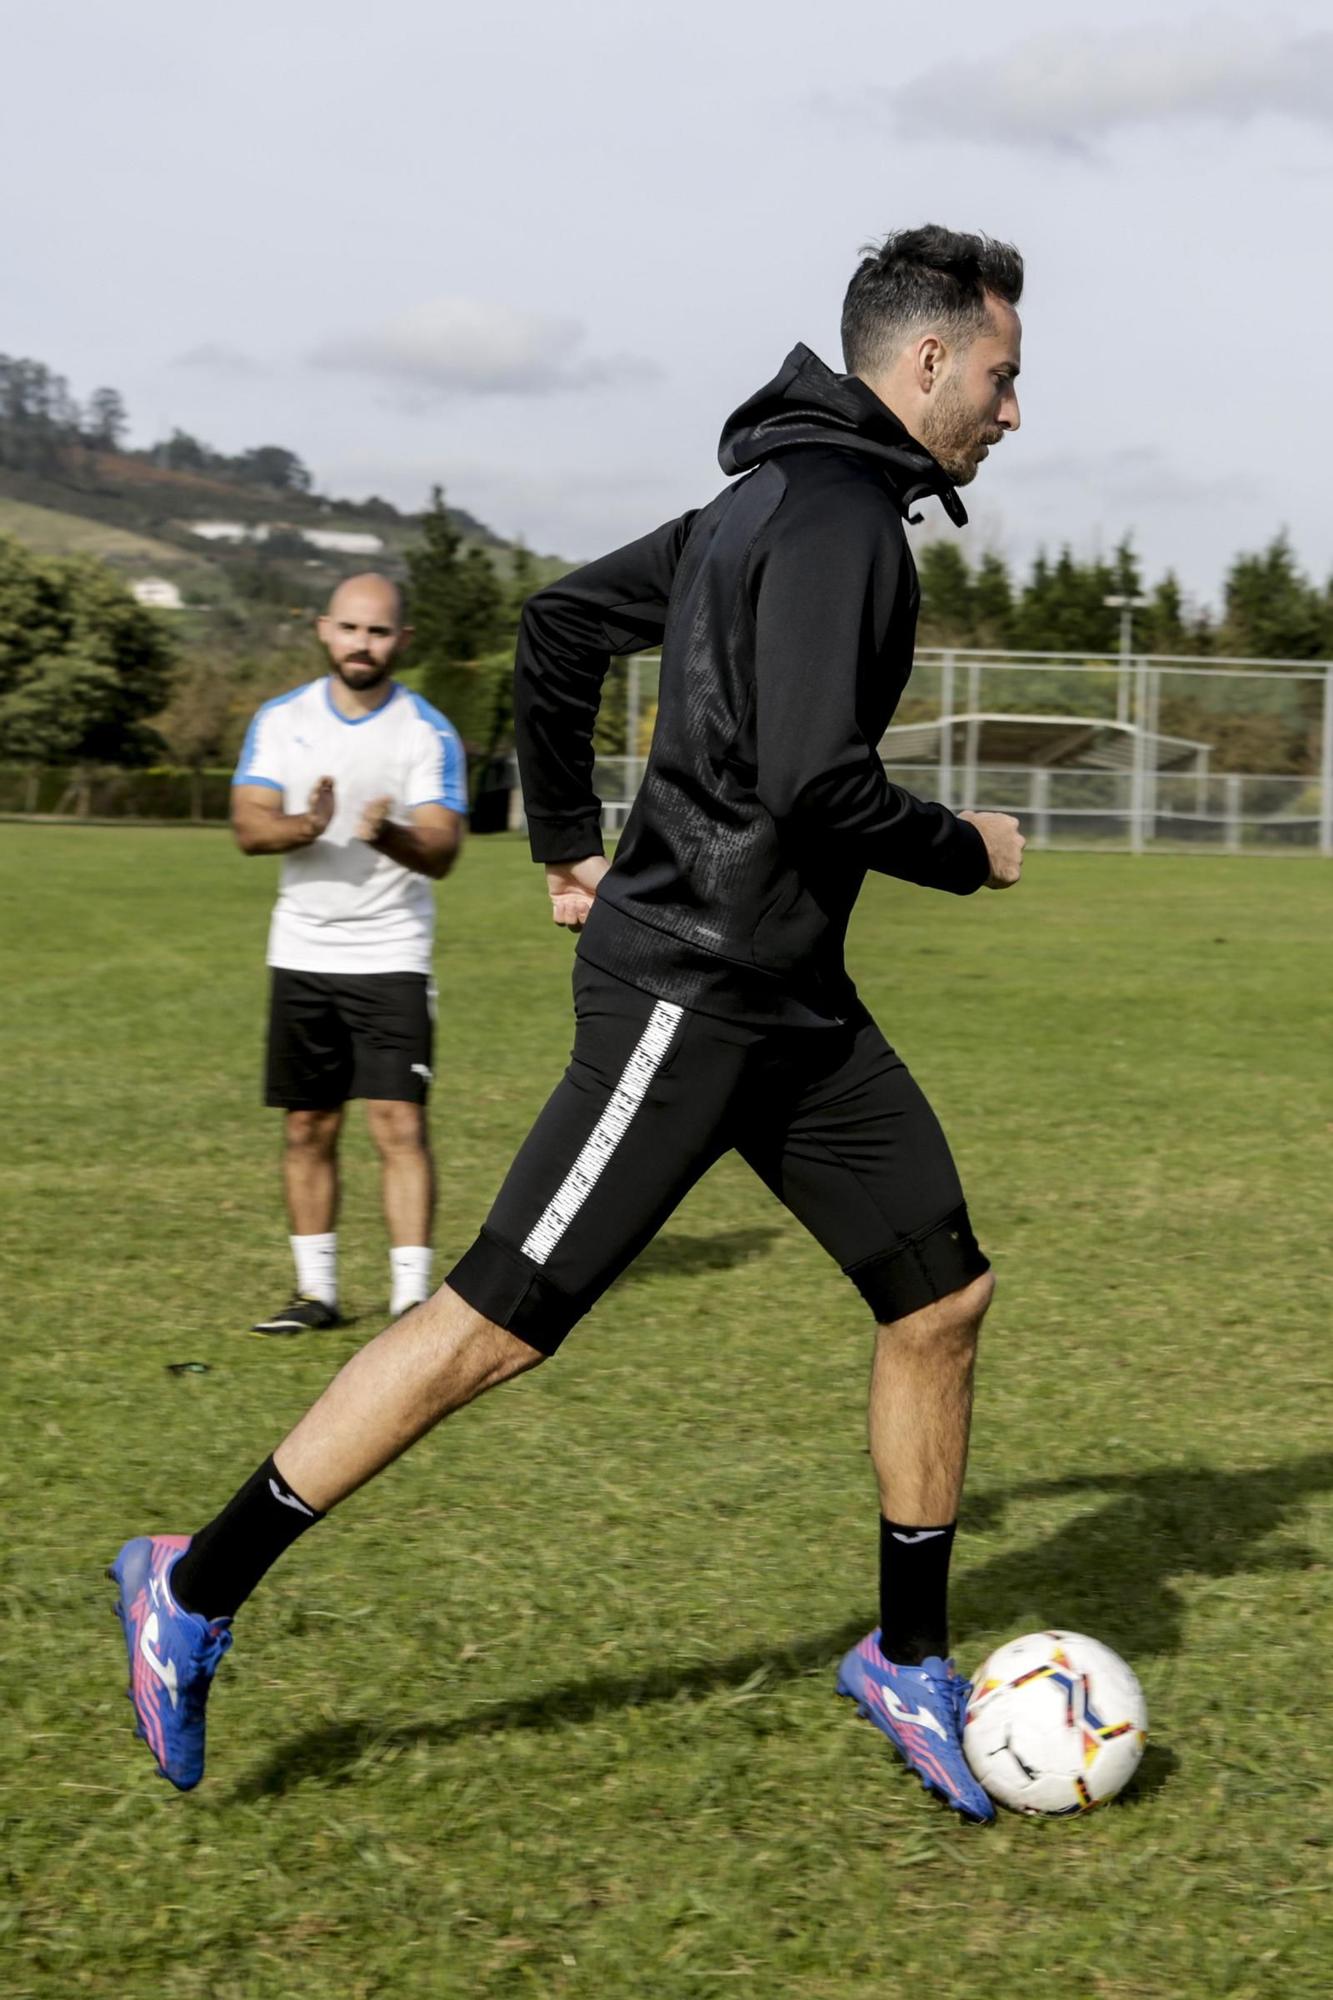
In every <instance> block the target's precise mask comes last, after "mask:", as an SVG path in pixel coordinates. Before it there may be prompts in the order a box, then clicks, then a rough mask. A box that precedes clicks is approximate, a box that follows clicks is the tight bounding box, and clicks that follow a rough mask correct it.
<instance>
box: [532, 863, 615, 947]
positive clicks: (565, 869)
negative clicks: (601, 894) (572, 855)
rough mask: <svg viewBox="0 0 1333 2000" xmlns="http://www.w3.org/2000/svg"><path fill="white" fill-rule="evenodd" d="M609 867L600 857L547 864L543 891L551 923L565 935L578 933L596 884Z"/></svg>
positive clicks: (584, 919) (586, 916) (586, 918)
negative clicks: (548, 900) (560, 928)
mask: <svg viewBox="0 0 1333 2000" xmlns="http://www.w3.org/2000/svg"><path fill="white" fill-rule="evenodd" d="M610 866H611V863H610V862H609V861H608V860H607V858H606V856H605V855H604V854H590V855H589V856H588V858H587V860H586V861H558V862H548V863H547V867H546V887H547V891H548V893H549V895H550V898H551V921H552V922H553V923H557V924H560V925H561V926H562V927H563V928H564V929H565V930H567V931H581V930H582V929H583V926H584V924H585V923H586V922H587V920H588V912H589V910H590V909H591V908H592V906H593V899H594V898H595V896H596V894H597V884H598V883H599V882H600V881H601V879H602V877H603V875H605V873H606V871H607V869H608V868H609V867H610Z"/></svg>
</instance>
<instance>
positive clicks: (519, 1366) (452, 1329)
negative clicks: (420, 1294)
mask: <svg viewBox="0 0 1333 2000" xmlns="http://www.w3.org/2000/svg"><path fill="white" fill-rule="evenodd" d="M397 1325H398V1326H400V1327H404V1328H410V1329H413V1330H416V1329H418V1328H419V1330H420V1331H421V1332H422V1333H423V1334H424V1335H425V1336H426V1337H427V1338H428V1339H430V1340H432V1341H433V1342H434V1343H435V1345H436V1347H437V1349H438V1354H439V1366H440V1370H441V1372H442V1373H443V1374H447V1375H451V1376H456V1377H457V1378H459V1380H460V1383H461V1384H464V1385H466V1395H467V1397H468V1398H469V1399H470V1398H471V1397H473V1396H480V1395H482V1394H483V1393H484V1391H485V1390H487V1389H494V1388H495V1387H496V1386H497V1385H498V1384H499V1383H501V1382H509V1381H512V1380H513V1378H514V1377H515V1376H516V1375H526V1374H528V1373H529V1372H530V1371H531V1370H532V1369H534V1368H537V1367H540V1365H541V1363H542V1362H543V1361H546V1360H548V1359H549V1358H550V1357H549V1356H548V1355H546V1354H543V1353H542V1352H541V1350H540V1349H538V1348H536V1347H532V1346H530V1345H529V1343H528V1342H527V1341H526V1340H520V1339H519V1337H518V1335H517V1334H516V1333H510V1331H509V1329H508V1328H507V1327H503V1326H497V1325H496V1323H495V1321H494V1320H489V1319H487V1318H486V1317H485V1315H484V1314H483V1313H479V1312H478V1311H477V1310H476V1308H475V1306H470V1305H469V1304H468V1303H467V1301H466V1299H463V1298H460V1297H459V1295H458V1293H457V1292H455V1291H454V1290H453V1289H452V1288H451V1287H450V1286H449V1285H448V1284H443V1285H441V1286H440V1288H439V1290H438V1291H436V1292H435V1293H434V1294H433V1296H432V1297H430V1298H428V1299H427V1300H426V1301H425V1303H424V1304H423V1305H419V1306H416V1307H414V1309H413V1310H412V1311H411V1312H410V1313H408V1314H406V1315H405V1316H404V1317H403V1319H401V1320H399V1321H398V1322H397Z"/></svg>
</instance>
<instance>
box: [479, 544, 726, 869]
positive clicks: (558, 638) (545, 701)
mask: <svg viewBox="0 0 1333 2000" xmlns="http://www.w3.org/2000/svg"><path fill="white" fill-rule="evenodd" d="M693 520H694V515H693V514H692V513H690V514H683V515H681V517H680V519H679V520H676V521H668V522H667V523H666V525H665V526H664V527H661V528H658V529H657V530H656V531H655V532H654V533H653V534H651V535H645V536H643V538H642V539H641V540H640V541H637V542H630V543H629V544H628V546H627V547H625V548H623V549H617V550H615V551H614V553H613V554H611V555H609V556H603V557H602V558H601V559H600V561H598V562H592V563H588V564H587V565H586V566H585V567H584V568H583V569H577V570H575V571H574V572H573V574H572V575H570V576H566V577H562V578H561V579H560V581H559V582H558V583H552V584H549V585H548V586H547V588H546V589H545V590H539V591H538V592H537V593H536V595H535V596H534V597H530V598H529V599H528V601H527V604H526V605H525V606H524V610H523V617H522V620H521V622H520V625H519V634H518V650H517V653H516V655H515V659H514V741H515V746H516V748H517V751H518V768H519V775H520V777H521V779H522V783H523V802H524V807H525V810H526V812H527V819H528V839H529V843H530V845H531V848H532V858H533V860H534V861H582V860H585V859H586V857H587V856H588V855H590V854H600V853H601V852H602V831H601V801H600V800H599V799H598V797H597V794H596V793H595V792H594V790H593V784H592V775H593V740H592V736H593V725H594V724H595V722H596V720H597V710H598V706H599V704H600V701H601V694H602V682H603V681H604V680H605V679H606V674H607V669H608V668H609V666H610V664H611V661H612V659H613V657H615V656H616V655H618V654H621V653H637V652H640V651H641V650H642V649H643V648H644V647H645V646H656V645H659V644H660V643H661V640H662V634H663V632H664V631H665V629H666V607H667V598H668V597H669V595H670V593H671V581H672V578H673V577H674V576H675V573H676V565H677V563H678V562H679V561H680V553H681V550H682V549H683V548H684V546H685V540H686V537H687V535H688V534H689V531H690V524H691V522H692V521H693Z"/></svg>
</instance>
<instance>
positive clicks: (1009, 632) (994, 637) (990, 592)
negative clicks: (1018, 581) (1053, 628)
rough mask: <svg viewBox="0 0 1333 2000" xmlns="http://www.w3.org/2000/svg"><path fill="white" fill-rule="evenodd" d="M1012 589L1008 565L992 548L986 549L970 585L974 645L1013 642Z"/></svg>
mask: <svg viewBox="0 0 1333 2000" xmlns="http://www.w3.org/2000/svg"><path fill="white" fill-rule="evenodd" d="M1013 622H1014V587H1013V584H1012V583H1011V582H1010V579H1009V566H1008V564H1007V563H1006V562H1005V559H1004V557H1003V556H1002V555H1000V554H999V553H998V552H997V551H996V550H994V549H988V550H987V551H986V553H985V555H984V556H983V557H982V558H981V561H980V562H979V563H978V564H977V568H976V574H975V576H974V578H973V582H972V631H973V643H974V644H975V645H978V646H994V647H1004V646H1008V645H1009V644H1010V643H1011V642H1012V638H1013Z"/></svg>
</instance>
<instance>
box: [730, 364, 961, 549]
mask: <svg viewBox="0 0 1333 2000" xmlns="http://www.w3.org/2000/svg"><path fill="white" fill-rule="evenodd" d="M809 444H823V445H830V444H831V445H837V446H840V447H841V448H842V449H843V450H846V451H857V452H862V453H864V454H865V455H866V456H867V457H869V458H873V459H875V460H876V461H877V462H878V463H879V464H880V465H882V467H883V469H884V472H885V474H886V476H887V479H888V482H889V485H890V487H891V488H892V490H893V494H894V497H895V499H896V500H897V502H898V505H899V507H900V508H901V510H902V512H903V513H904V514H905V515H907V516H908V518H909V519H917V518H919V517H918V516H914V515H912V514H911V511H910V510H911V508H912V507H913V506H914V505H915V504H916V502H917V501H918V500H923V499H925V498H926V497H927V496H928V495H929V494H934V495H935V496H936V498H937V499H939V500H940V501H941V502H942V504H943V506H944V510H945V512H946V513H947V514H948V516H949V519H950V520H951V521H952V522H953V523H954V525H955V527H958V528H961V527H962V526H963V525H964V523H965V522H966V520H967V510H966V509H965V508H964V506H963V503H962V501H961V500H960V499H959V497H958V492H957V489H956V487H955V486H954V484H953V481H952V480H951V479H950V477H949V475H948V473H947V472H946V471H945V470H944V467H943V466H942V465H941V464H940V462H939V460H938V459H936V458H933V457H932V456H931V454H930V453H929V452H928V451H927V450H926V448H925V446H924V445H923V444H918V443H917V441H916V439H915V438H914V437H912V436H911V435H910V434H909V433H908V432H907V431H906V430H905V429H904V428H903V426H902V424H900V423H899V421H898V419H897V417H895V416H894V414H893V411H892V410H891V409H889V407H888V405H887V404H886V403H881V402H880V400H879V397H878V396H877V395H875V393H874V391H873V390H871V389H868V388H867V387H866V385H865V383H864V382H862V381H861V380H860V379H859V378H858V377H857V376H855V375H835V374H834V372H833V370H832V369H831V368H828V367H826V366H825V364H824V363H823V362H822V361H821V360H820V358H819V356H818V355H817V354H815V353H812V352H811V350H810V349H809V348H808V347H806V346H805V344H804V343H803V342H801V341H798V342H797V344H796V346H795V347H793V349H792V351H791V353H790V354H789V355H788V356H787V359H786V360H785V361H784V362H783V364H782V366H781V368H779V370H778V372H777V374H776V375H775V376H774V377H773V380H772V381H771V382H766V383H765V384H764V386H763V388H762V389H757V390H756V391H755V393H754V395H753V396H750V397H748V398H747V400H746V401H745V402H743V403H742V404H741V406H740V408H739V409H738V410H733V412H732V414H731V415H730V416H729V417H728V418H727V421H726V423H725V424H724V425H723V427H722V440H721V443H720V444H719V446H718V452H717V455H718V461H719V463H720V465H721V467H722V470H723V471H724V472H725V473H727V474H728V475H730V474H732V473H737V472H749V471H751V470H752V469H753V468H754V467H755V466H756V465H761V464H762V463H763V461H764V460H765V459H766V458H770V457H771V456H772V455H773V453H774V452H777V451H789V450H791V449H793V448H794V447H797V446H800V445H809Z"/></svg>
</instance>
